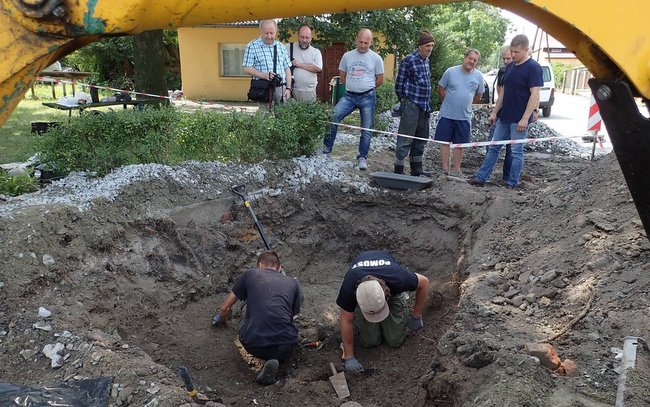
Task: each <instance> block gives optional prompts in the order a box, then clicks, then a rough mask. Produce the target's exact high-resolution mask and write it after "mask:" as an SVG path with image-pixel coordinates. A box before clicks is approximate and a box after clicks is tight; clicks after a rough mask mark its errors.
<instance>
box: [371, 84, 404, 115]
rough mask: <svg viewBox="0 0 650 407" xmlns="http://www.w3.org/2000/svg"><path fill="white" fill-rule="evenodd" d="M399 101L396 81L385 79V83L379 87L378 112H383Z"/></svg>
mask: <svg viewBox="0 0 650 407" xmlns="http://www.w3.org/2000/svg"><path fill="white" fill-rule="evenodd" d="M397 102H399V101H398V100H397V95H396V94H395V81H393V80H385V81H384V83H383V84H382V85H381V86H380V87H378V88H377V108H376V109H375V111H376V112H377V113H383V112H385V111H387V110H390V109H391V108H392V107H393V105H395V104H396V103H397Z"/></svg>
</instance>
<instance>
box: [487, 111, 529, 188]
mask: <svg viewBox="0 0 650 407" xmlns="http://www.w3.org/2000/svg"><path fill="white" fill-rule="evenodd" d="M527 134H528V127H526V130H524V131H521V132H519V131H517V123H501V121H500V120H499V121H497V125H496V129H495V130H494V140H495V141H502V140H521V139H524V138H526V135H527ZM510 146H511V151H512V162H511V164H510V172H509V174H508V179H507V180H505V181H506V184H508V185H509V186H511V187H516V186H517V184H519V176H520V175H521V170H522V169H523V168H524V145H523V143H520V144H511V145H510ZM501 147H502V146H501V145H495V146H488V150H487V154H486V155H485V160H483V165H481V168H479V169H478V172H477V173H476V178H478V179H479V180H481V181H483V182H487V180H489V179H490V175H491V174H492V170H494V166H495V165H496V164H497V160H498V159H499V152H500V151H501ZM503 165H504V166H506V165H507V163H506V162H504V164H503Z"/></svg>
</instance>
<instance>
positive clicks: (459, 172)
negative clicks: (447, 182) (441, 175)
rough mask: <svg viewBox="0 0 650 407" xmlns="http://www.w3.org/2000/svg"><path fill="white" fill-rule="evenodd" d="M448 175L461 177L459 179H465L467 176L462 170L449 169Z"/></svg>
mask: <svg viewBox="0 0 650 407" xmlns="http://www.w3.org/2000/svg"><path fill="white" fill-rule="evenodd" d="M449 176H451V177H456V178H461V179H467V176H466V175H465V174H463V172H462V171H456V170H451V171H450V172H449Z"/></svg>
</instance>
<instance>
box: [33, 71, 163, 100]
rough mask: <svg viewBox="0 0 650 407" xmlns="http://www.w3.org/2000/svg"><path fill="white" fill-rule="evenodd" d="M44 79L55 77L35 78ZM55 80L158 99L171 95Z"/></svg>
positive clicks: (60, 80)
mask: <svg viewBox="0 0 650 407" xmlns="http://www.w3.org/2000/svg"><path fill="white" fill-rule="evenodd" d="M45 79H49V80H52V79H55V78H52V77H43V76H39V77H38V78H36V80H39V81H42V80H45ZM55 80H56V81H57V82H60V83H69V84H71V85H79V86H88V87H89V88H97V89H106V90H110V91H113V92H120V93H133V94H135V95H144V96H149V97H152V98H159V99H171V97H169V96H161V95H154V94H152V93H145V92H136V91H134V90H126V89H116V88H111V87H108V86H99V85H91V84H89V83H82V82H77V81H68V80H62V79H55Z"/></svg>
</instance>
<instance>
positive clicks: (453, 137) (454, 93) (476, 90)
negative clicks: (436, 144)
mask: <svg viewBox="0 0 650 407" xmlns="http://www.w3.org/2000/svg"><path fill="white" fill-rule="evenodd" d="M480 57H481V53H480V52H478V50H476V49H473V48H472V49H469V50H467V51H466V52H465V58H464V59H463V63H462V64H461V65H456V66H452V67H451V68H449V69H447V70H446V71H445V73H444V74H443V75H442V78H440V81H438V96H440V100H442V105H441V106H440V119H438V125H437V126H436V134H435V136H434V139H435V140H438V141H444V142H447V143H449V142H451V143H455V144H460V143H469V142H470V140H471V138H472V132H471V127H472V115H473V112H472V103H476V102H478V101H479V100H481V95H483V92H484V91H485V86H484V83H485V81H484V80H483V75H482V74H481V72H480V71H479V70H477V69H476V64H477V63H478V60H479V58H480ZM450 149H451V147H450V146H449V144H441V145H440V160H441V161H442V170H443V171H444V172H445V173H446V174H448V175H451V176H454V177H459V178H466V177H465V175H463V173H462V172H461V171H460V163H461V161H462V159H463V149H462V148H456V149H454V152H453V160H452V168H449V155H450V151H449V150H450Z"/></svg>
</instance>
